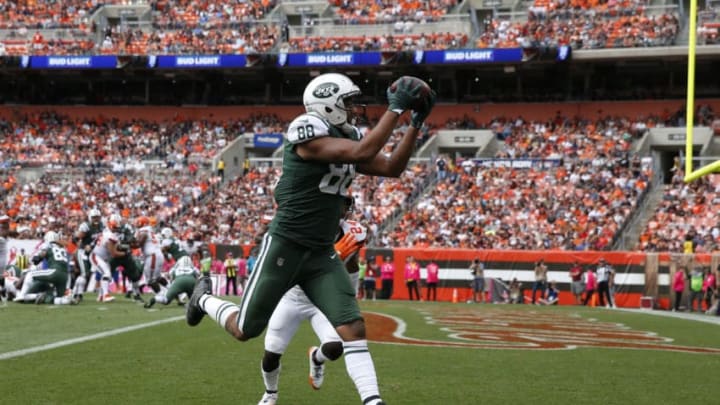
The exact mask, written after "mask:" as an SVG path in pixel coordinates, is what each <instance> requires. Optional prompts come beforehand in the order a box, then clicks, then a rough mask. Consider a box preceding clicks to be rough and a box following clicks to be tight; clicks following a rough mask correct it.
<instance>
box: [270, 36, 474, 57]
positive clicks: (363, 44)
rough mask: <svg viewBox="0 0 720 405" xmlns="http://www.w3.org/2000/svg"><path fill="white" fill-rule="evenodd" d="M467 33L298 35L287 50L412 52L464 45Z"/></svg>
mask: <svg viewBox="0 0 720 405" xmlns="http://www.w3.org/2000/svg"><path fill="white" fill-rule="evenodd" d="M467 43H468V36H467V35H466V34H463V33H452V32H445V33H434V34H424V33H423V34H390V35H362V36H357V37H312V36H308V37H299V38H291V39H290V42H289V43H288V44H287V48H284V49H283V50H284V51H285V52H323V51H334V52H353V51H354V52H362V51H385V50H397V51H411V50H416V49H424V50H432V49H455V48H463V47H465V46H466V45H467Z"/></svg>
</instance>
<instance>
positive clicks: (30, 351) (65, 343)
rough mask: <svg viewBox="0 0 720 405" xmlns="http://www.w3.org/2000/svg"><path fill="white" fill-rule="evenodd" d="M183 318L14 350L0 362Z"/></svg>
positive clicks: (4, 354) (0, 357) (162, 320)
mask: <svg viewBox="0 0 720 405" xmlns="http://www.w3.org/2000/svg"><path fill="white" fill-rule="evenodd" d="M184 318H185V316H174V317H172V318H168V319H161V320H159V321H153V322H147V323H141V324H138V325H132V326H126V327H124V328H119V329H113V330H108V331H105V332H100V333H95V334H92V335H87V336H80V337H76V338H73V339H67V340H61V341H59V342H55V343H48V344H45V345H40V346H35V347H29V348H27V349H21V350H15V351H12V352H7V353H0V360H8V359H12V358H15V357H21V356H26V355H28V354H33V353H37V352H42V351H45V350H51V349H57V348H58V347H63V346H70V345H74V344H77V343H83V342H88V341H90V340H96V339H103V338H106V337H109V336H115V335H119V334H121V333H126V332H132V331H135V330H139V329H145V328H150V327H153V326H157V325H162V324H164V323H169V322H175V321H179V320H181V319H184Z"/></svg>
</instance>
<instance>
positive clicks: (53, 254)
mask: <svg viewBox="0 0 720 405" xmlns="http://www.w3.org/2000/svg"><path fill="white" fill-rule="evenodd" d="M43 261H44V262H45V264H44V265H43V266H42V268H35V269H33V270H29V271H27V272H25V274H24V276H25V277H24V281H23V288H22V291H21V292H20V294H19V295H18V298H21V299H18V298H16V301H24V302H33V301H34V302H35V303H36V304H43V303H47V304H55V305H67V304H77V303H78V301H77V300H76V299H75V298H71V296H70V295H69V294H68V295H65V289H66V288H67V287H68V280H69V277H70V275H69V273H68V269H69V267H70V266H69V263H68V261H69V255H68V253H67V250H66V249H65V247H64V246H63V245H61V244H60V235H59V234H58V233H57V232H55V231H48V232H47V233H46V234H45V238H44V242H43V244H42V245H40V247H39V248H38V251H37V253H36V254H35V255H34V256H33V258H32V262H33V264H34V265H36V266H37V265H39V264H40V263H41V262H43Z"/></svg>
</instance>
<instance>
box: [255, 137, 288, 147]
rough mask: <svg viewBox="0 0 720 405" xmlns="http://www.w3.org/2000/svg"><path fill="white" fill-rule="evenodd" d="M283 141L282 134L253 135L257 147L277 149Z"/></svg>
mask: <svg viewBox="0 0 720 405" xmlns="http://www.w3.org/2000/svg"><path fill="white" fill-rule="evenodd" d="M282 143H283V135H282V134H255V136H254V137H253V146H255V147H256V148H266V149H277V148H278V147H280V146H281V145H282Z"/></svg>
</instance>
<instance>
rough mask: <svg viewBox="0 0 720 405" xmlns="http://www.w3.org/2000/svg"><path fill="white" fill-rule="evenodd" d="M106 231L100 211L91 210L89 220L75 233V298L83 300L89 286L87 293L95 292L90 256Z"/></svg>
mask: <svg viewBox="0 0 720 405" xmlns="http://www.w3.org/2000/svg"><path fill="white" fill-rule="evenodd" d="M104 229H105V225H103V223H102V215H101V213H100V210H98V209H95V208H93V209H91V210H90V211H89V212H88V220H87V221H86V222H83V223H81V224H80V226H79V227H78V229H77V231H76V232H75V241H76V243H77V246H78V248H77V251H76V252H75V263H76V265H75V274H74V276H75V281H74V282H73V297H75V298H77V299H82V297H83V293H85V289H86V286H87V292H93V291H95V282H94V281H93V280H94V278H93V277H92V273H91V267H92V265H91V263H90V254H91V253H92V250H93V248H95V244H96V243H97V240H98V238H99V237H100V235H101V234H102V232H103V230H104Z"/></svg>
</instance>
